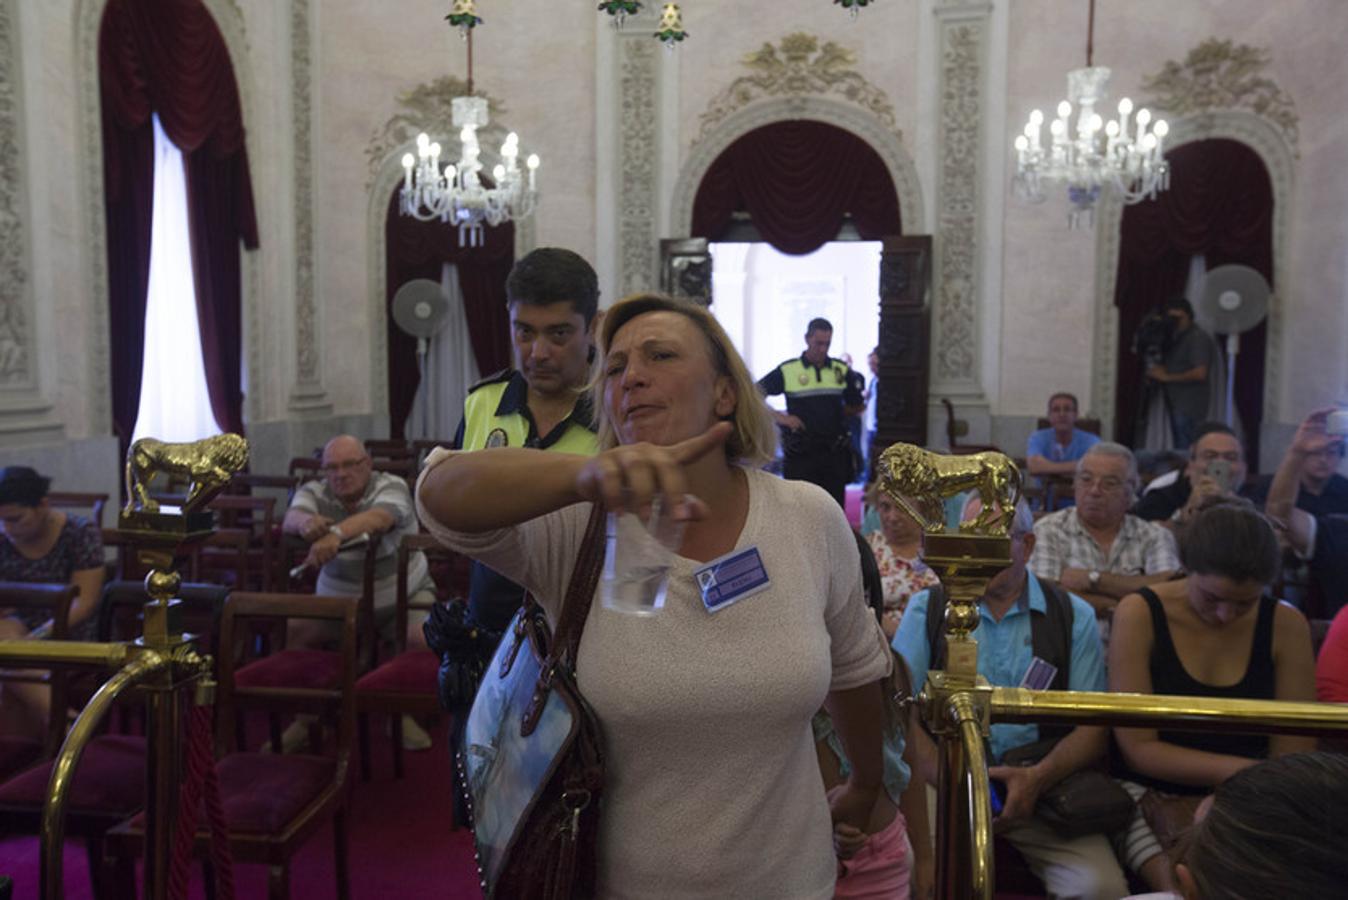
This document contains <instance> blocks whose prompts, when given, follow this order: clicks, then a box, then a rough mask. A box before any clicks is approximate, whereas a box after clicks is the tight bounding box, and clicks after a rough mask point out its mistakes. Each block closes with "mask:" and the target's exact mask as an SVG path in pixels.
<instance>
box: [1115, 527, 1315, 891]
mask: <svg viewBox="0 0 1348 900" xmlns="http://www.w3.org/2000/svg"><path fill="white" fill-rule="evenodd" d="M1186 537H1187V539H1186V540H1185V542H1184V545H1183V547H1182V548H1181V558H1182V559H1183V561H1184V566H1185V569H1186V571H1187V572H1188V575H1187V576H1186V577H1184V578H1182V579H1180V580H1178V581H1169V582H1165V583H1163V584H1157V585H1153V586H1152V587H1151V588H1143V589H1142V590H1141V591H1139V592H1138V593H1136V594H1130V595H1129V596H1127V597H1124V598H1123V600H1121V601H1120V602H1119V605H1118V608H1117V609H1115V611H1114V621H1113V625H1112V628H1111V634H1110V641H1109V688H1110V690H1113V691H1126V692H1130V693H1139V694H1169V695H1173V696H1197V697H1226V698H1250V699H1261V700H1271V699H1277V700H1314V699H1315V668H1314V667H1315V660H1314V653H1313V651H1312V650H1311V639H1310V627H1309V626H1308V625H1307V624H1306V620H1305V619H1304V618H1303V617H1302V615H1301V613H1299V612H1297V611H1296V610H1295V609H1293V608H1292V607H1290V606H1287V605H1286V604H1281V603H1279V602H1277V601H1276V600H1272V599H1269V598H1266V597H1264V596H1263V594H1264V591H1265V589H1266V588H1267V586H1268V584H1269V582H1271V581H1272V580H1273V579H1274V577H1275V576H1276V575H1277V572H1278V566H1279V565H1280V562H1281V554H1280V551H1279V549H1278V539H1277V538H1276V537H1275V536H1274V534H1273V529H1272V528H1271V527H1270V526H1269V524H1268V522H1267V521H1265V520H1264V518H1263V516H1261V515H1260V514H1259V513H1257V512H1255V511H1254V509H1253V508H1252V507H1249V506H1244V507H1242V506H1233V505H1230V504H1229V503H1227V504H1226V505H1214V506H1211V507H1209V508H1207V509H1205V510H1203V511H1202V512H1200V513H1199V514H1198V516H1197V517H1195V519H1194V520H1193V524H1192V525H1191V526H1190V529H1189V532H1188V534H1187V536H1186ZM1114 736H1115V739H1116V741H1117V743H1118V748H1119V751H1120V753H1121V755H1122V757H1123V762H1124V765H1125V768H1126V769H1127V772H1126V774H1125V778H1126V780H1125V781H1124V782H1123V786H1124V787H1125V788H1126V789H1127V790H1128V792H1129V793H1130V794H1131V795H1132V796H1133V798H1134V799H1137V800H1139V801H1143V802H1139V804H1138V811H1137V813H1136V814H1135V816H1134V819H1133V822H1132V824H1131V825H1129V827H1128V828H1127V829H1125V831H1124V833H1122V834H1121V835H1119V836H1118V837H1117V839H1118V841H1119V847H1120V854H1121V856H1123V857H1124V863H1125V865H1126V866H1127V867H1128V868H1129V869H1130V870H1132V871H1134V872H1137V873H1139V874H1140V875H1142V877H1143V878H1144V879H1145V880H1146V881H1147V882H1148V883H1149V884H1150V885H1151V886H1152V887H1153V889H1156V890H1161V889H1173V888H1174V887H1175V885H1174V883H1173V881H1172V877H1171V872H1172V871H1173V867H1172V866H1171V864H1170V860H1169V858H1168V855H1167V852H1166V851H1167V849H1168V843H1169V841H1170V840H1172V839H1173V838H1174V836H1175V834H1176V833H1177V830H1179V829H1183V828H1185V827H1186V826H1188V825H1189V824H1191V817H1192V815H1193V811H1194V809H1195V808H1196V806H1197V803H1196V800H1197V797H1194V800H1193V801H1191V803H1190V804H1188V805H1186V804H1182V803H1178V802H1170V801H1165V800H1163V799H1160V802H1158V803H1148V802H1145V801H1148V800H1156V799H1159V798H1155V797H1148V796H1146V795H1147V794H1148V793H1149V792H1150V791H1149V789H1150V790H1151V791H1159V792H1161V793H1162V794H1187V795H1199V794H1205V793H1208V792H1210V791H1211V790H1212V789H1213V788H1214V787H1216V786H1217V785H1219V784H1221V783H1222V782H1223V781H1225V780H1226V779H1227V778H1229V777H1231V776H1232V775H1235V774H1236V773H1237V772H1240V771H1241V770H1243V769H1245V768H1247V767H1249V766H1252V765H1254V764H1255V763H1256V762H1258V761H1259V760H1260V759H1263V758H1264V757H1266V756H1280V755H1282V754H1285V753H1293V752H1297V751H1301V750H1312V749H1314V741H1312V740H1311V739H1308V738H1298V737H1286V736H1283V735H1277V736H1274V737H1272V738H1269V737H1266V736H1260V735H1239V734H1220V733H1215V732H1207V733H1189V732H1183V731H1176V730H1170V729H1165V730H1159V731H1158V730H1156V729H1150V728H1116V729H1114ZM1144 808H1151V809H1152V810H1153V811H1155V812H1159V813H1161V816H1160V818H1159V819H1158V820H1156V821H1153V820H1152V819H1151V818H1149V817H1147V816H1144V813H1143V809H1144ZM1153 826H1155V827H1156V828H1157V829H1159V830H1158V831H1157V832H1156V833H1153Z"/></svg>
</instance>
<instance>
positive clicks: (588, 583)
mask: <svg viewBox="0 0 1348 900" xmlns="http://www.w3.org/2000/svg"><path fill="white" fill-rule="evenodd" d="M607 519H608V516H607V515H606V514H605V512H604V508H603V507H602V506H600V505H599V504H598V503H596V504H594V508H593V510H592V511H591V513H590V521H589V522H588V523H587V525H586V526H585V537H584V538H583V539H582V540H581V543H580V553H579V554H578V555H577V557H576V567H575V568H574V569H573V570H572V571H571V581H570V583H569V584H568V585H567V588H566V597H565V599H564V600H563V601H562V609H561V612H560V613H559V614H558V616H557V633H556V635H554V640H553V643H552V647H553V649H552V656H553V657H554V658H555V659H565V660H566V661H567V662H568V663H569V664H570V665H571V666H572V667H574V666H575V664H576V654H577V651H578V650H579V648H580V637H581V634H583V633H584V631H585V620H586V619H587V618H589V615H590V604H591V603H593V602H594V589H595V587H596V586H597V585H598V584H599V573H600V570H602V569H603V567H604V550H605V547H604V523H605V522H606V521H607Z"/></svg>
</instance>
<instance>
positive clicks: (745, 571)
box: [693, 547, 770, 613]
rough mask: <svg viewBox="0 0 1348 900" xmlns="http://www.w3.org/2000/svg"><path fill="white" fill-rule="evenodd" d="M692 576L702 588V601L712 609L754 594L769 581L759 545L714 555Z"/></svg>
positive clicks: (711, 610)
mask: <svg viewBox="0 0 1348 900" xmlns="http://www.w3.org/2000/svg"><path fill="white" fill-rule="evenodd" d="M693 577H694V578H696V579H697V586H698V588H699V589H700V590H701V591H702V605H703V606H704V607H706V609H707V612H709V613H714V612H720V611H721V610H723V609H725V608H726V607H727V606H730V605H732V604H734V603H738V602H739V601H741V600H743V599H744V598H745V597H752V596H753V595H754V594H757V593H758V592H759V591H763V590H766V589H767V587H768V585H769V584H770V582H769V580H768V572H767V570H766V569H764V568H763V558H762V557H761V556H759V555H758V548H757V547H750V548H749V549H748V550H741V551H739V552H738V553H728V554H726V555H725V556H722V557H720V558H718V559H713V560H712V561H711V562H709V563H707V564H706V565H704V566H702V567H701V568H700V569H697V570H695V571H694V572H693Z"/></svg>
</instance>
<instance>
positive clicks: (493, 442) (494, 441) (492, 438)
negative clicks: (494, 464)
mask: <svg viewBox="0 0 1348 900" xmlns="http://www.w3.org/2000/svg"><path fill="white" fill-rule="evenodd" d="M486 446H487V449H491V448H493V447H508V446H510V438H509V437H507V436H506V433H505V429H504V428H493V429H492V430H491V432H490V433H489V434H488V435H487V445H486Z"/></svg>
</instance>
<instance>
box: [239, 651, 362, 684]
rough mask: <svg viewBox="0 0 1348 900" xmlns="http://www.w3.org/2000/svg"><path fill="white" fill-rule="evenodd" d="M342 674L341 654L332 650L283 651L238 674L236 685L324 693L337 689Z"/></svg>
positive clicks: (252, 663) (257, 662) (256, 661)
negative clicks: (305, 689) (321, 691)
mask: <svg viewBox="0 0 1348 900" xmlns="http://www.w3.org/2000/svg"><path fill="white" fill-rule="evenodd" d="M341 671H342V657H341V654H339V653H336V652H334V651H332V650H280V651H278V652H276V653H273V654H271V655H270V656H264V657H262V658H261V659H258V660H255V661H254V662H250V663H249V664H248V665H246V666H244V667H243V668H241V669H239V670H238V671H236V672H235V673H234V684H235V685H236V686H237V687H239V688H264V687H287V688H309V689H312V690H323V689H324V688H332V687H336V686H337V682H338V681H339V680H340V679H341Z"/></svg>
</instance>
